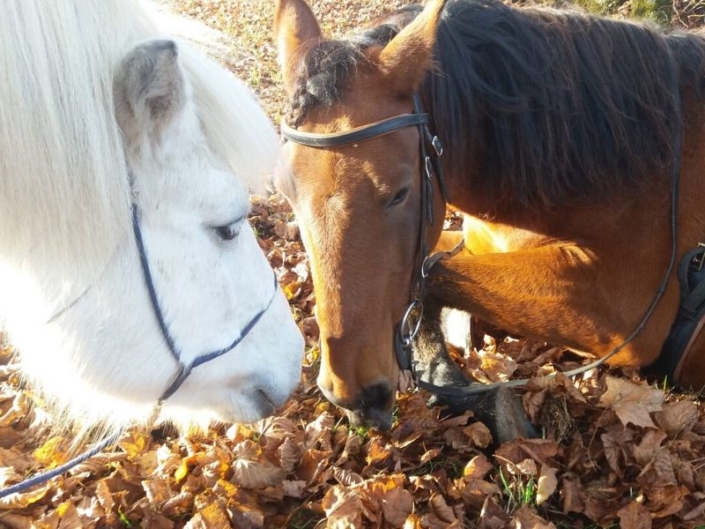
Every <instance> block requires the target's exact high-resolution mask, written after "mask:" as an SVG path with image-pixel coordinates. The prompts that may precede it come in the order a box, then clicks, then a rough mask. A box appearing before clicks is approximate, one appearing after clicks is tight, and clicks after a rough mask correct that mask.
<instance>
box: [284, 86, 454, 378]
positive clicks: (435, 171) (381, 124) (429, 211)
mask: <svg viewBox="0 0 705 529" xmlns="http://www.w3.org/2000/svg"><path fill="white" fill-rule="evenodd" d="M413 105H414V112H413V113H411V114H401V115H399V116H395V117H392V118H388V119H384V120H382V121H377V122H375V123H371V124H369V125H364V126H362V127H357V128H354V129H352V130H348V131H345V132H339V133H333V134H317V133H312V132H301V131H298V130H296V129H293V128H291V127H290V126H288V125H287V124H286V123H282V125H281V132H282V136H284V138H285V139H287V140H289V141H291V142H293V143H298V144H300V145H304V146H306V147H314V148H316V149H328V148H332V147H340V146H343V145H352V144H355V143H359V142H362V141H366V140H370V139H372V138H376V137H379V136H382V135H385V134H389V133H390V132H394V131H396V130H399V129H403V128H406V127H417V128H418V130H419V154H420V157H421V158H420V160H421V200H420V208H421V222H420V225H419V235H418V243H417V249H416V260H417V262H416V267H415V268H416V271H415V275H414V277H413V280H412V282H411V292H410V296H409V298H410V302H409V305H408V306H407V308H406V310H405V311H404V315H403V316H402V319H401V321H400V322H399V324H398V325H397V326H396V330H395V332H394V350H395V353H396V357H397V362H398V363H399V367H400V368H401V369H402V370H409V371H411V372H412V373H413V374H414V375H416V373H415V370H414V365H413V364H414V363H413V362H412V359H411V349H412V347H411V346H412V342H413V340H414V338H415V337H416V335H417V334H418V332H419V329H420V326H421V318H422V316H423V294H424V288H425V284H426V278H427V277H428V272H429V270H430V269H431V267H432V266H433V265H434V264H435V263H436V262H438V260H440V259H442V258H444V257H448V256H451V255H454V254H455V253H457V252H458V251H460V249H461V248H462V243H461V244H460V245H458V246H457V247H456V248H455V249H453V250H452V251H450V252H437V253H434V254H433V255H430V254H429V251H430V248H429V247H428V243H427V240H426V232H427V229H428V227H429V226H432V225H433V222H434V218H433V217H434V212H433V201H434V197H433V180H434V176H435V177H436V180H437V182H438V187H439V188H440V190H441V194H442V195H443V200H444V201H445V203H446V204H448V202H449V198H448V190H447V187H446V184H445V179H444V177H443V170H442V167H441V163H440V157H441V156H442V154H443V145H442V144H441V141H440V139H439V138H438V136H436V135H435V134H432V133H431V131H430V129H429V122H430V117H429V115H428V113H426V112H424V111H423V108H422V106H421V100H420V98H419V96H418V95H417V94H414V95H413ZM429 147H430V149H429ZM429 152H431V153H433V154H434V155H435V156H433V157H431V156H430V155H429ZM415 378H417V379H418V377H415ZM417 382H418V380H417ZM433 387H434V388H435V386H433Z"/></svg>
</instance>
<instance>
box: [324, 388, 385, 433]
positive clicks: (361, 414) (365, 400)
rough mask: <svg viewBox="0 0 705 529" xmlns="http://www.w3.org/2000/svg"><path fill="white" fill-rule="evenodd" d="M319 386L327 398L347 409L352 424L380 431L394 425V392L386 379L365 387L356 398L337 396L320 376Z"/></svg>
mask: <svg viewBox="0 0 705 529" xmlns="http://www.w3.org/2000/svg"><path fill="white" fill-rule="evenodd" d="M318 387H319V388H320V390H321V392H322V393H323V395H324V396H325V397H326V399H328V400H329V401H330V402H332V403H333V404H335V405H336V406H338V407H340V408H343V409H344V410H345V413H346V415H347V416H348V420H349V421H350V424H351V425H353V426H366V427H369V428H374V429H376V430H380V431H387V430H389V429H390V428H391V427H392V410H393V406H394V393H393V390H392V386H391V384H390V383H389V382H387V381H386V380H385V381H382V382H377V383H375V384H371V385H369V386H367V387H365V388H363V389H362V391H361V392H360V396H359V397H358V398H357V399H355V400H347V399H340V398H337V397H336V396H335V394H334V393H333V391H331V390H330V389H329V386H328V384H325V383H324V382H322V381H321V379H320V378H319V383H318Z"/></svg>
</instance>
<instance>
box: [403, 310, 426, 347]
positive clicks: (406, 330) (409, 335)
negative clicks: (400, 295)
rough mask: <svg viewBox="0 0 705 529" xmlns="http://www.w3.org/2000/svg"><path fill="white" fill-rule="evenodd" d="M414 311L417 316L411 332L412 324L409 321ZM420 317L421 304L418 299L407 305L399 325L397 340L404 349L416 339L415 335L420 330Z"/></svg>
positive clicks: (421, 312) (421, 315) (421, 314)
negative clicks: (398, 339)
mask: <svg viewBox="0 0 705 529" xmlns="http://www.w3.org/2000/svg"><path fill="white" fill-rule="evenodd" d="M415 311H416V312H417V313H418V314H417V315H416V322H415V323H414V324H413V330H412V323H411V321H410V320H411V317H412V315H413V314H414V312H415ZM422 317H423V303H422V302H421V300H420V299H415V300H414V301H412V302H411V303H410V304H409V306H408V307H407V309H406V312H405V313H404V316H403V317H402V319H401V322H400V323H399V338H400V340H401V343H402V345H404V347H409V346H410V345H411V341H412V340H413V339H414V338H416V335H417V334H418V333H419V330H420V329H421V319H422Z"/></svg>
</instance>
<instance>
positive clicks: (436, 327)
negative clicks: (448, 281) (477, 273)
mask: <svg viewBox="0 0 705 529" xmlns="http://www.w3.org/2000/svg"><path fill="white" fill-rule="evenodd" d="M441 308H442V307H441V305H440V304H438V303H437V302H436V301H435V300H434V299H433V298H427V299H426V300H424V318H423V321H422V322H421V329H420V331H419V334H418V335H417V337H416V340H415V342H414V362H415V369H416V374H417V376H418V377H419V378H420V379H421V380H422V381H424V382H428V383H431V384H434V385H436V386H441V387H458V386H467V385H468V384H470V383H472V381H471V380H470V379H469V378H468V377H466V376H465V374H464V373H463V372H462V371H461V370H460V369H459V368H458V366H457V365H456V363H455V362H453V360H452V359H451V358H450V355H449V354H448V350H447V349H446V346H445V340H444V338H443V332H442V330H441V324H440V317H441ZM429 404H430V405H433V406H445V407H447V408H448V411H450V412H451V413H453V414H461V413H463V412H465V411H466V410H471V411H472V412H473V413H474V414H475V416H476V417H477V418H478V419H480V420H481V421H482V422H483V423H485V424H486V425H487V427H488V428H489V429H490V431H491V432H492V436H493V438H494V440H495V442H497V443H503V442H506V441H510V440H512V439H515V438H517V437H535V435H536V434H535V432H534V429H533V427H532V426H531V423H530V422H529V420H528V418H527V416H526V413H525V412H524V409H523V407H522V405H521V402H520V401H519V399H518V398H517V396H516V395H515V394H514V392H513V391H512V390H511V389H509V388H504V389H498V390H493V391H488V392H486V393H480V394H477V395H468V396H464V397H449V396H443V395H434V397H432V398H431V400H430V401H429Z"/></svg>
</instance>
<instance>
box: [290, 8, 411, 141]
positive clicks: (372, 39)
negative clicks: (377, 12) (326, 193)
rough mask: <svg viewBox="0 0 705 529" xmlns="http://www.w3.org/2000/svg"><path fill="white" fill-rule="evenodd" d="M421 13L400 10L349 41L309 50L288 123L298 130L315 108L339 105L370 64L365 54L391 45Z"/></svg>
mask: <svg viewBox="0 0 705 529" xmlns="http://www.w3.org/2000/svg"><path fill="white" fill-rule="evenodd" d="M418 12H420V9H416V8H404V9H401V10H399V11H398V12H397V13H396V14H393V15H391V16H389V17H385V18H384V19H380V20H379V22H380V24H379V25H376V26H374V27H371V28H370V29H367V30H365V31H363V32H361V33H358V34H356V35H352V36H350V37H349V38H347V39H341V40H323V41H321V42H319V43H316V44H315V45H313V46H312V47H311V48H309V49H308V50H306V52H305V53H304V54H303V57H302V59H301V62H300V64H299V68H298V72H297V73H298V78H297V80H296V83H295V89H294V92H293V95H292V96H291V98H290V100H289V102H288V108H287V112H286V119H287V123H288V124H289V125H290V126H293V127H296V126H298V125H300V124H301V122H302V121H303V120H304V119H305V118H306V115H307V114H308V113H309V112H310V111H311V110H312V109H313V108H315V107H317V106H323V107H330V106H333V105H335V104H336V103H338V102H339V101H340V99H341V98H342V95H343V93H344V91H345V87H346V86H347V85H348V84H349V83H350V81H351V79H352V78H353V77H354V75H355V72H356V71H357V69H358V67H359V65H360V64H363V63H365V61H366V60H367V57H366V55H365V51H366V50H368V49H369V48H372V47H374V46H381V45H384V44H387V43H388V42H390V41H391V40H392V39H393V38H394V37H395V36H396V35H397V33H399V31H400V29H401V27H403V25H405V24H406V23H408V22H409V21H410V20H411V19H413V17H414V16H416V14H418Z"/></svg>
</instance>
